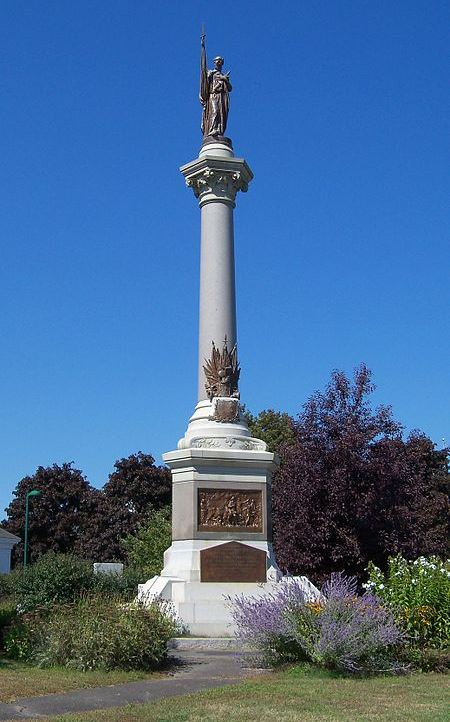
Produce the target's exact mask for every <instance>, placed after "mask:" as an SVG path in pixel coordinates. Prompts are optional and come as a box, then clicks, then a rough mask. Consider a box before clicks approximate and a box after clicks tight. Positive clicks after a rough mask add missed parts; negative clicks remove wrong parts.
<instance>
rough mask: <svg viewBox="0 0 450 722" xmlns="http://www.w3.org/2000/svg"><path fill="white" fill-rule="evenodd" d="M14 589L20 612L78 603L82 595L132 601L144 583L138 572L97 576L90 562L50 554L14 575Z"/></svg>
mask: <svg viewBox="0 0 450 722" xmlns="http://www.w3.org/2000/svg"><path fill="white" fill-rule="evenodd" d="M11 577H12V582H11V588H12V591H13V592H14V596H15V598H16V599H17V602H18V606H19V610H20V611H21V612H31V611H33V610H34V609H41V608H46V609H49V608H50V607H52V606H53V605H54V604H64V603H66V602H73V601H75V600H76V599H77V598H78V597H79V596H80V595H81V594H83V593H86V592H88V593H92V594H94V593H98V594H104V595H107V596H116V597H120V598H121V599H124V600H125V599H128V600H130V599H132V598H133V597H134V596H135V595H136V593H137V585H138V583H139V582H140V581H144V580H143V578H142V574H141V573H140V572H139V570H135V569H132V568H129V567H127V568H125V570H124V573H123V575H118V574H104V573H99V574H94V570H93V565H92V564H91V563H90V562H87V561H84V560H82V559H79V558H78V557H76V556H74V555H73V554H55V553H54V552H48V553H47V554H45V555H44V556H42V557H40V558H39V559H38V561H37V562H35V563H34V564H32V565H31V566H29V567H27V569H26V571H25V572H24V571H23V570H18V571H17V572H16V573H13V574H12V575H11Z"/></svg>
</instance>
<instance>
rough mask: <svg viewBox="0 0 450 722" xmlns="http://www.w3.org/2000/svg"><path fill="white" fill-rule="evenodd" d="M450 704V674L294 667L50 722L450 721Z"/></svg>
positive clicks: (72, 715)
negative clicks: (350, 674) (341, 672)
mask: <svg viewBox="0 0 450 722" xmlns="http://www.w3.org/2000/svg"><path fill="white" fill-rule="evenodd" d="M449 704H450V677H448V676H444V675H438V674H417V675H412V676H409V677H377V678H372V679H348V678H340V677H336V676H333V675H331V674H327V673H325V672H318V671H312V670H311V671H304V670H302V669H300V668H294V669H291V670H289V671H284V672H277V673H275V674H267V675H264V676H262V677H258V678H254V679H251V680H248V681H246V682H244V683H241V684H239V685H236V686H233V687H224V688H221V689H215V690H210V691H207V692H202V693H199V694H194V695H189V696H186V697H177V698H175V697H172V698H169V699H166V700H163V701H159V702H155V703H150V704H142V705H130V706H128V707H122V708H118V709H115V710H114V709H109V710H105V711H99V712H88V713H82V714H69V715H62V716H61V715H60V716H57V717H51V718H46V722H448V719H449V717H448V708H449ZM43 722H45V720H43Z"/></svg>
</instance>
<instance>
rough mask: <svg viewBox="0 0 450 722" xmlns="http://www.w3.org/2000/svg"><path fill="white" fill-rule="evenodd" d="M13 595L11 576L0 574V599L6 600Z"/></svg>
mask: <svg viewBox="0 0 450 722" xmlns="http://www.w3.org/2000/svg"><path fill="white" fill-rule="evenodd" d="M11 594H12V576H11V574H0V599H5V597H9V596H10V595H11Z"/></svg>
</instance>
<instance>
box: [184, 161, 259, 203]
mask: <svg viewBox="0 0 450 722" xmlns="http://www.w3.org/2000/svg"><path fill="white" fill-rule="evenodd" d="M186 185H187V186H188V188H192V190H193V191H194V195H195V197H196V198H199V199H200V202H201V201H202V200H205V201H206V200H209V201H211V200H214V199H215V200H224V201H228V202H229V203H233V204H234V201H235V198H236V193H237V192H238V191H243V192H244V193H246V192H247V190H248V182H247V181H246V180H245V179H244V177H243V175H242V173H241V172H240V171H232V170H230V171H223V170H212V169H211V168H207V169H206V170H204V171H202V172H200V173H199V174H196V175H194V176H191V177H189V178H186Z"/></svg>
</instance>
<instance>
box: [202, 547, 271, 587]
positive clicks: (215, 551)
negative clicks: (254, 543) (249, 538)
mask: <svg viewBox="0 0 450 722" xmlns="http://www.w3.org/2000/svg"><path fill="white" fill-rule="evenodd" d="M266 558H267V556H266V552H265V551H263V550H262V549H255V548H254V547H251V546H248V545H247V544H240V543H239V542H228V543H225V544H217V546H214V547H211V548H210V549H202V550H201V552H200V581H202V582H265V581H266V580H267V575H266V564H267V562H266Z"/></svg>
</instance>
